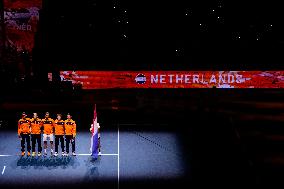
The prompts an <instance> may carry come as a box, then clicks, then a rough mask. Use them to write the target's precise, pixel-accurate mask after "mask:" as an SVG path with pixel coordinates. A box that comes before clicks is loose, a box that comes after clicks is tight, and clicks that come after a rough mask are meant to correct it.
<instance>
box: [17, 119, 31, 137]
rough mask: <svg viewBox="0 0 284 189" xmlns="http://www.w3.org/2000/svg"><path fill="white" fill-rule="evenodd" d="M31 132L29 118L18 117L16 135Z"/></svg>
mask: <svg viewBox="0 0 284 189" xmlns="http://www.w3.org/2000/svg"><path fill="white" fill-rule="evenodd" d="M30 133H31V124H30V119H29V118H26V119H19V121H18V135H20V134H30Z"/></svg>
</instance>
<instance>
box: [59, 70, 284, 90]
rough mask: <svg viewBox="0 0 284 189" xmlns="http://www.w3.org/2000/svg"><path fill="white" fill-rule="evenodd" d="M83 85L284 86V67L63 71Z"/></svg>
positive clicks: (74, 81) (166, 86) (136, 86)
mask: <svg viewBox="0 0 284 189" xmlns="http://www.w3.org/2000/svg"><path fill="white" fill-rule="evenodd" d="M60 77H61V80H62V81H72V83H73V84H81V85H82V86H83V89H110V88H212V87H214V86H215V87H216V88H284V71H62V72H61V73H60Z"/></svg>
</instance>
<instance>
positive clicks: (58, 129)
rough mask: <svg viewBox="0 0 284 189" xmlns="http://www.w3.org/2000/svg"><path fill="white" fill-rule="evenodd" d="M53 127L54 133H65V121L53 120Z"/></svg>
mask: <svg viewBox="0 0 284 189" xmlns="http://www.w3.org/2000/svg"><path fill="white" fill-rule="evenodd" d="M54 129H55V135H64V134H65V121H64V120H55V122H54Z"/></svg>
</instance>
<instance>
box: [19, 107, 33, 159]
mask: <svg viewBox="0 0 284 189" xmlns="http://www.w3.org/2000/svg"><path fill="white" fill-rule="evenodd" d="M30 133H31V125H30V120H29V118H27V114H26V113H25V112H23V113H22V118H21V119H19V121H18V136H19V138H20V139H21V148H22V149H21V151H22V156H24V155H25V142H26V143H27V151H28V156H30V155H31V145H30Z"/></svg>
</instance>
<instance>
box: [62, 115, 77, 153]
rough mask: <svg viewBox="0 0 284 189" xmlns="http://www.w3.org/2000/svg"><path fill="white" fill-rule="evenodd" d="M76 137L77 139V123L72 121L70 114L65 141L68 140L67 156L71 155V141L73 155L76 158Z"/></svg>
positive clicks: (66, 122) (66, 124) (66, 121)
mask: <svg viewBox="0 0 284 189" xmlns="http://www.w3.org/2000/svg"><path fill="white" fill-rule="evenodd" d="M75 137H76V122H75V121H74V120H72V116H71V115H70V114H69V113H68V114H67V120H65V139H66V155H67V156H68V154H69V144H70V140H71V143H72V155H73V156H76V153H75Z"/></svg>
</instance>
